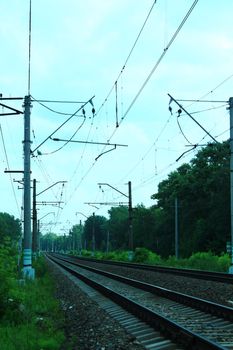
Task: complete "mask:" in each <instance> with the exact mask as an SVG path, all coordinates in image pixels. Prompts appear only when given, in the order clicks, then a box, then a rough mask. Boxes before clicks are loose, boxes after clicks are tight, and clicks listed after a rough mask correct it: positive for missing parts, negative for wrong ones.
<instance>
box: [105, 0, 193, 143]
mask: <svg viewBox="0 0 233 350" xmlns="http://www.w3.org/2000/svg"><path fill="white" fill-rule="evenodd" d="M198 1H199V0H195V1H194V2H193V4H192V6H191V7H190V9H189V10H188V12H187V13H186V15H185V16H184V18H183V19H182V21H181V23H180V25H179V26H178V28H177V29H176V31H175V33H174V34H173V35H172V37H171V39H170V41H169V42H168V44H167V46H166V47H165V48H164V49H163V52H162V54H161V55H160V57H159V59H158V60H157V61H156V63H155V65H154V67H153V68H152V70H151V72H150V73H149V75H148V76H147V78H146V80H145V81H144V82H143V84H142V86H141V87H140V89H139V91H138V92H137V94H136V95H135V97H134V98H133V100H132V101H131V103H130V105H129V106H128V108H127V110H126V112H125V113H124V115H123V116H122V118H121V119H120V121H119V126H120V125H121V124H122V122H123V121H124V120H125V118H126V117H127V115H128V113H129V112H130V110H131V108H132V107H133V106H134V104H135V102H136V101H137V99H138V97H139V96H140V95H141V93H142V91H143V90H144V88H145V86H146V85H147V83H148V82H149V80H150V79H151V77H152V75H153V74H154V72H155V71H156V69H157V68H158V66H159V64H160V63H161V61H162V60H163V58H164V56H165V55H166V53H167V52H168V50H169V48H170V47H171V45H172V43H173V42H174V41H175V39H176V37H177V35H178V34H179V32H180V31H181V29H182V27H183V26H184V24H185V22H186V21H187V19H188V18H189V16H190V14H191V13H192V11H193V9H194V8H195V6H196V5H197V3H198ZM118 129H119V128H115V129H114V131H113V133H112V134H111V136H110V137H109V138H108V142H110V140H111V139H112V137H113V136H114V135H115V133H116V131H117V130H118ZM105 148H106V147H104V148H103V150H104V149H105Z"/></svg>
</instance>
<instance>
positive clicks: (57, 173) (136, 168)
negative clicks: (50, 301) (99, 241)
mask: <svg viewBox="0 0 233 350" xmlns="http://www.w3.org/2000/svg"><path fill="white" fill-rule="evenodd" d="M192 3H193V1H189V0H176V1H174V0H158V1H157V2H156V3H155V5H154V7H153V10H152V12H151V14H150V16H149V18H148V21H147V23H146V25H145V28H144V30H143V31H142V33H141V36H140V38H139V40H138V42H137V44H136V46H135V48H134V50H133V51H132V54H131V55H130V58H129V60H128V61H127V64H126V66H125V68H124V69H123V73H122V74H120V75H119V73H120V72H121V70H122V68H123V65H124V63H125V61H126V58H127V57H128V55H129V53H130V50H131V48H132V47H133V44H134V42H135V40H136V37H137V35H138V33H139V31H140V29H141V28H142V25H143V23H144V21H145V19H146V17H147V15H148V13H149V10H150V9H151V7H152V4H153V1H151V0H150V1H149V0H143V1H135V0H127V1H126V0H124V1H123V0H109V1H97V0H87V1H85V2H84V1H77V0H69V1H65V0H56V1H55V0H49V1H45V0H40V1H35V0H32V32H31V95H32V97H33V98H34V99H36V100H41V99H43V100H61V101H64V100H69V101H70V100H72V101H83V102H85V101H88V100H89V99H90V98H91V97H92V96H94V95H95V98H94V99H93V103H94V106H95V109H96V112H97V113H96V115H95V117H94V118H93V117H92V113H91V109H92V106H91V104H90V103H89V104H87V106H86V107H85V113H86V118H85V120H84V118H83V115H82V113H81V114H80V113H78V116H75V117H74V118H72V119H71V120H70V121H69V122H68V123H67V124H65V126H64V127H63V128H61V129H60V130H59V131H58V132H57V133H56V134H55V135H54V137H57V138H61V139H69V138H70V137H71V135H72V134H73V133H74V132H75V131H76V130H77V134H76V135H75V137H74V140H82V141H88V142H107V141H108V140H110V142H111V143H114V144H115V143H117V144H125V145H128V147H117V148H116V150H114V151H111V152H108V153H106V154H104V155H102V156H101V157H100V158H99V159H98V160H97V161H95V159H96V157H98V155H99V154H101V153H102V152H103V151H106V150H109V149H110V147H109V146H108V147H107V148H105V149H103V146H100V145H89V144H86V145H85V144H80V143H69V144H67V145H66V146H65V147H64V148H62V149H61V150H60V151H57V152H55V153H54V151H56V149H58V148H59V147H60V146H62V145H63V143H60V142H55V141H51V140H48V141H47V142H46V143H44V144H43V145H42V146H41V147H40V149H39V150H40V152H41V153H42V155H41V156H37V154H35V155H36V157H33V158H32V160H31V168H32V178H35V179H37V181H38V182H37V190H38V193H39V192H40V191H42V190H44V189H45V188H47V187H49V186H51V185H52V184H54V183H55V182H57V181H67V183H66V184H65V186H64V188H63V191H62V185H61V184H58V185H56V186H54V187H53V188H52V189H51V190H48V191H46V192H45V193H44V194H41V196H38V201H59V200H62V201H63V202H64V203H62V205H61V207H62V209H61V208H57V207H54V206H48V205H46V206H42V205H38V209H39V214H38V216H39V218H41V217H43V216H44V215H46V214H47V213H49V212H53V213H54V214H53V215H52V214H51V215H50V216H48V217H46V218H45V219H44V220H43V223H44V224H46V222H47V223H48V222H50V221H53V222H56V223H57V224H56V225H53V226H51V225H48V226H46V225H45V226H44V232H46V230H50V229H52V231H54V232H58V233H64V232H67V230H68V229H69V228H70V226H72V225H73V224H75V223H78V222H79V220H80V219H82V220H83V219H85V217H84V216H83V215H82V214H76V213H77V212H81V213H83V214H84V215H87V216H88V215H91V214H92V212H93V211H95V213H96V215H106V216H107V211H108V209H109V208H110V207H109V206H101V205H98V204H97V205H96V206H98V207H99V209H96V208H94V207H92V206H90V205H88V204H85V203H86V202H112V201H114V202H115V201H116V202H118V201H119V202H122V201H124V197H123V198H122V197H121V196H120V195H119V193H117V192H114V191H112V190H111V189H110V188H108V187H103V188H102V190H103V191H102V190H101V189H99V187H98V185H97V183H98V182H105V183H109V184H110V185H112V186H114V187H115V188H117V189H119V190H120V191H122V192H124V193H127V182H128V181H132V194H133V205H134V206H135V205H137V204H140V203H143V204H144V205H145V206H150V205H152V204H154V201H152V200H151V199H150V196H151V195H152V194H153V193H155V192H156V190H157V186H158V183H159V182H160V181H162V180H163V179H165V178H166V177H167V175H168V174H169V173H170V172H171V171H173V170H175V169H176V168H177V167H179V166H180V165H181V164H182V163H183V162H188V161H189V160H190V159H191V158H192V157H194V155H195V151H193V152H189V153H187V154H186V156H185V157H182V158H181V159H180V160H179V161H178V162H176V159H177V158H178V157H179V156H180V155H181V154H182V153H183V152H185V151H187V149H188V147H187V144H188V141H187V140H186V139H185V138H184V136H183V134H184V135H185V136H186V138H187V139H188V140H189V141H190V143H191V144H203V143H204V144H205V143H207V142H210V141H211V139H210V137H209V136H208V135H206V134H205V133H204V132H203V131H202V130H201V129H200V128H199V127H198V126H197V125H196V124H195V123H194V122H193V121H192V120H191V119H190V118H189V117H188V116H187V115H185V114H182V115H181V117H180V118H179V122H180V126H181V129H182V132H183V134H182V133H181V131H180V129H179V126H178V124H177V113H176V112H177V110H178V108H177V106H176V105H175V103H173V104H171V106H172V108H173V115H171V114H170V112H169V111H168V104H169V98H168V95H167V94H168V93H170V94H171V95H172V96H173V97H174V98H176V99H199V98H201V97H202V96H205V99H208V100H211V101H214V100H215V101H216V100H219V101H227V100H228V99H229V97H230V96H232V94H233V89H232V87H233V78H231V75H232V74H233V67H232V58H233V27H232V25H231V22H232V19H231V17H232V13H233V2H232V1H231V0H224V1H221V2H219V1H216V0H214V1H210V0H199V2H198V3H197V5H196V7H195V8H194V10H193V12H192V13H191V15H190V17H189V18H188V19H187V22H186V23H185V24H184V26H183V27H182V29H181V31H180V32H179V34H178V35H177V37H176V39H175V40H174V42H173V43H172V45H171V46H170V48H169V50H167V52H166V55H165V56H164V57H163V59H162V60H161V62H160V64H159V65H158V67H157V69H156V70H155V72H154V74H153V75H152V76H151V78H150V79H149V81H148V83H147V84H146V85H145V88H144V89H143V90H142V92H141V93H140V94H139V96H138V98H137V99H136V101H135V103H134V104H133V105H132V107H131V108H130V109H129V111H128V112H127V110H128V108H129V107H130V106H131V104H132V102H133V101H134V99H135V97H136V96H137V94H138V92H139V91H140V89H141V87H142V86H143V84H144V82H145V81H146V79H147V77H148V76H149V74H150V72H151V71H152V69H153V67H154V66H155V64H156V62H157V61H158V59H159V58H160V57H161V55H162V53H163V50H164V49H165V48H166V47H167V44H168V42H169V41H170V40H171V38H172V36H173V34H174V33H175V31H176V30H177V28H178V26H179V25H180V23H181V21H182V19H183V18H184V17H185V15H186V13H187V11H188V10H189V8H190V7H191V5H192ZM28 15H29V0H27V1H26V0H11V1H8V2H6V1H3V0H2V1H0V23H1V25H0V42H1V55H0V82H1V89H0V93H2V94H3V97H15V96H20V97H23V96H25V95H26V94H27V90H28V86H27V84H28V23H29V19H28ZM118 77H119V78H118ZM117 78H118V79H117ZM228 78H229V79H228ZM116 79H117V106H118V118H119V121H121V122H120V126H119V128H116V112H115V109H116V90H115V85H114V83H115V81H116ZM225 79H226V81H225V82H224V80H225ZM223 82H224V83H223ZM219 85H220V86H219ZM110 91H111V93H110V94H109V92H110ZM107 96H108V97H107ZM182 103H183V106H184V107H185V108H186V109H187V110H188V111H189V112H199V111H201V112H199V113H195V114H194V115H193V116H194V117H195V118H196V119H197V120H198V122H199V123H200V124H201V125H203V126H204V127H205V129H206V130H207V131H208V132H210V133H211V135H213V136H214V137H216V138H217V140H218V141H223V140H226V139H227V138H229V112H228V111H227V110H226V103H225V102H222V103H214V102H208V103H190V102H182ZM8 104H9V105H10V106H13V107H16V108H19V109H21V110H22V101H20V102H19V101H17V102H13V101H10V102H8ZM44 104H45V106H46V107H49V108H51V109H53V110H55V111H58V112H60V113H67V114H72V113H74V112H75V111H76V110H77V109H78V108H79V107H80V104H64V103H59V104H58V103H56V104H55V103H44ZM203 110H206V111H203ZM31 112H32V113H31V129H32V137H31V139H32V142H33V143H32V149H34V148H36V147H37V145H39V144H40V143H41V142H42V141H43V140H44V139H45V138H46V137H47V136H48V135H49V134H50V133H52V132H53V131H54V130H55V129H56V128H57V127H58V126H59V125H61V124H62V123H63V122H64V121H65V120H66V118H67V117H68V116H65V115H62V114H58V113H54V112H52V111H50V110H48V109H47V108H45V107H43V106H41V105H40V104H39V103H37V102H33V108H32V111H31ZM0 123H1V130H2V135H3V139H4V145H5V150H6V154H7V160H8V163H9V166H10V169H14V170H15V169H22V167H23V148H22V140H23V117H21V116H8V117H0ZM6 154H5V151H4V146H3V140H2V136H1V139H0V164H1V168H0V169H1V173H0V176H1V181H0V190H1V201H0V211H1V212H8V213H10V214H12V215H14V216H15V217H20V207H21V206H22V190H21V189H18V183H17V182H11V179H10V176H9V175H7V174H5V173H4V169H6V168H8V165H7V160H6ZM13 179H15V180H20V179H21V175H20V174H12V181H13ZM12 186H13V188H14V191H15V195H14V192H13V190H12ZM20 187H21V186H20ZM61 192H62V195H61Z"/></svg>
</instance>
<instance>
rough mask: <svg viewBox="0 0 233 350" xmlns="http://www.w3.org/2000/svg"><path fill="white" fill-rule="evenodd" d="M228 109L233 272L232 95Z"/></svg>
mask: <svg viewBox="0 0 233 350" xmlns="http://www.w3.org/2000/svg"><path fill="white" fill-rule="evenodd" d="M229 110H230V150H231V157H230V187H231V266H230V268H229V273H232V274H233V97H230V99H229Z"/></svg>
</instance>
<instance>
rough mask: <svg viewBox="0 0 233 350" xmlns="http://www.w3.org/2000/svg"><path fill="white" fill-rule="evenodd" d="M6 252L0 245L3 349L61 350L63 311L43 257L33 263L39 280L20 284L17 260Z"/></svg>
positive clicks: (0, 308)
mask: <svg viewBox="0 0 233 350" xmlns="http://www.w3.org/2000/svg"><path fill="white" fill-rule="evenodd" d="M7 251H8V249H7V247H4V248H3V247H1V248H0V310H2V313H1V314H0V343H1V350H40V349H46V350H49V349H51V350H58V349H60V348H61V345H62V342H63V341H64V333H63V331H62V330H61V329H62V328H63V324H64V320H63V314H62V312H61V311H60V307H59V303H58V301H57V300H56V299H55V298H54V297H53V290H54V289H53V286H54V283H53V280H52V279H51V278H50V276H49V274H48V270H47V266H46V263H45V261H44V258H43V257H42V258H39V259H37V260H36V262H35V263H34V266H35V268H36V279H35V280H25V283H24V284H19V283H18V281H17V274H16V272H15V270H16V268H15V266H16V261H15V263H14V264H13V263H12V262H13V261H14V260H15V259H14V258H13V257H10V256H8V255H6V252H7ZM11 259H12V261H11ZM2 267H4V268H2ZM6 272H7V273H8V274H7V273H6Z"/></svg>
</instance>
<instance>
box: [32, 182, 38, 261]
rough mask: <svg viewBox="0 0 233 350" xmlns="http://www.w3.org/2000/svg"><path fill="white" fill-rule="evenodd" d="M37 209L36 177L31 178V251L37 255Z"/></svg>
mask: <svg viewBox="0 0 233 350" xmlns="http://www.w3.org/2000/svg"><path fill="white" fill-rule="evenodd" d="M37 241H38V239H37V211H36V179H33V194H32V253H33V256H36V255H37V251H38V245H37V243H38V242H37Z"/></svg>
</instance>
